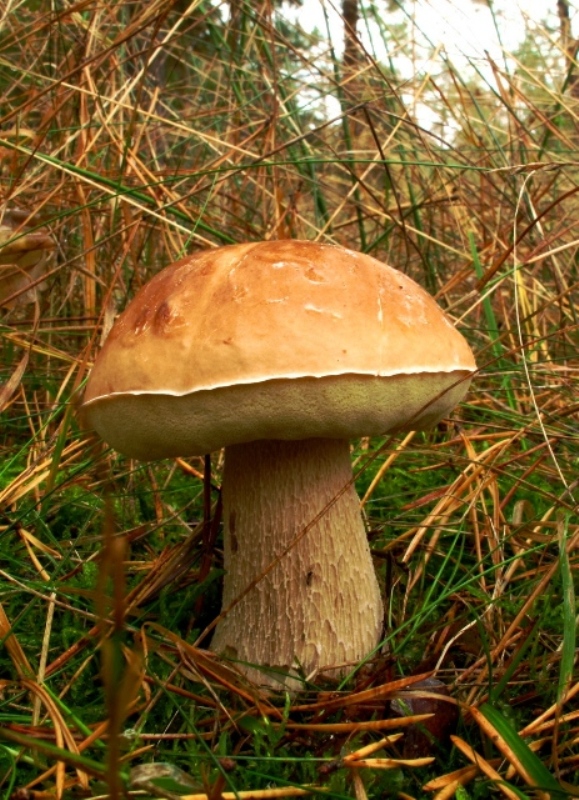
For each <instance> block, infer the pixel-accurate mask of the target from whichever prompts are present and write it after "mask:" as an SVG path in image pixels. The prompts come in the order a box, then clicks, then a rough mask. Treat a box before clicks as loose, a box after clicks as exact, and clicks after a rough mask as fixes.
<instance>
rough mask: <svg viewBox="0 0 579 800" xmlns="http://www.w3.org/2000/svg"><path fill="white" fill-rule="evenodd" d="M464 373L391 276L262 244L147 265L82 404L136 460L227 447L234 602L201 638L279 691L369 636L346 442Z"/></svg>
mask: <svg viewBox="0 0 579 800" xmlns="http://www.w3.org/2000/svg"><path fill="white" fill-rule="evenodd" d="M475 368H476V365H475V361H474V357H473V355H472V352H471V350H470V347H469V346H468V344H467V342H466V340H465V339H464V338H463V336H462V335H461V334H460V333H459V332H458V331H457V330H456V329H455V328H454V326H453V325H452V323H451V322H450V321H449V319H448V318H447V317H446V316H445V314H444V313H443V312H442V311H441V309H440V308H439V307H438V305H437V304H436V303H435V301H434V300H433V299H432V298H431V297H430V296H429V295H428V294H427V293H426V292H425V291H424V290H423V289H421V288H420V286H418V285H417V284H416V283H415V282H414V281H412V280H411V279H410V278H408V277H407V276H405V275H404V274H402V273H400V272H398V271H397V270H395V269H392V268H391V267H389V266H386V265H385V264H382V263H380V262H379V261H377V260H375V259H374V258H371V257H370V256H367V255H363V254H361V253H356V252H353V251H351V250H347V249H344V248H341V247H335V246H331V245H324V244H315V243H311V242H303V241H272V242H262V243H253V244H242V245H232V246H228V247H222V248H218V249H214V250H207V251H204V252H200V253H197V254H195V255H193V256H191V257H188V258H184V259H183V260H181V261H179V262H177V263H176V264H173V265H172V266H170V267H167V268H166V269H164V270H163V271H161V272H160V273H159V274H157V275H156V276H155V277H154V278H153V279H152V280H151V281H150V282H149V283H148V284H146V285H145V286H144V287H143V288H142V289H141V290H140V291H139V292H138V294H137V295H136V297H135V298H134V300H133V301H132V302H131V303H130V305H129V306H128V307H127V309H126V310H125V312H124V313H123V314H122V315H121V316H120V317H119V319H118V320H117V322H116V323H115V325H114V326H113V328H112V330H111V332H110V334H109V337H108V339H107V341H106V343H105V345H104V348H103V350H102V351H101V353H100V354H99V356H98V358H97V359H96V363H95V365H94V368H93V371H92V373H91V375H90V378H89V381H88V385H87V388H86V394H85V398H84V406H83V407H84V413H85V416H86V418H87V419H88V422H89V424H91V425H92V426H93V427H94V428H95V429H96V431H97V432H98V433H99V434H100V435H101V436H102V438H103V439H105V440H106V441H107V442H108V443H109V444H111V445H112V446H113V447H115V448H116V449H117V450H119V451H120V452H121V453H124V454H126V455H129V456H132V457H135V458H139V459H147V460H150V459H157V458H165V457H174V456H187V455H195V454H197V455H200V454H205V453H210V452H212V451H215V450H217V449H219V448H221V447H225V467H224V473H223V483H222V493H223V518H224V560H225V571H226V574H225V581H224V596H223V608H224V609H227V608H229V607H230V606H231V605H232V603H234V601H235V600H236V599H237V598H239V597H240V596H241V600H240V601H239V602H238V603H237V604H234V605H233V607H232V608H231V610H230V611H229V612H228V613H227V614H226V615H225V616H224V618H223V619H222V620H221V621H220V622H219V624H218V626H217V628H216V631H215V635H214V638H213V641H212V645H211V646H212V649H214V650H215V651H217V652H221V653H225V654H227V655H229V656H231V657H233V658H235V659H237V660H238V661H239V662H241V663H243V664H247V665H252V664H253V665H258V667H257V668H256V669H252V668H251V667H249V666H248V667H246V671H248V673H249V674H250V675H251V676H252V677H254V678H257V680H259V681H260V682H262V683H269V684H270V685H280V684H283V681H284V678H283V674H282V673H287V674H290V675H291V674H295V673H296V671H303V673H304V674H306V675H307V674H310V673H311V672H313V671H315V670H318V669H321V668H323V667H332V668H333V669H334V672H335V673H337V674H341V673H343V672H344V670H345V669H347V668H348V665H351V664H353V663H356V662H358V661H359V660H360V659H362V658H364V657H365V656H367V655H368V654H369V653H370V652H371V651H372V650H373V649H374V648H375V647H376V645H377V643H378V642H379V640H380V636H381V632H382V619H383V608H382V601H381V596H380V590H379V587H378V583H377V580H376V576H375V572H374V568H373V564H372V559H371V555H370V551H369V547H368V543H367V538H366V535H365V530H364V525H363V522H362V519H361V516H360V508H359V501H358V497H357V495H356V492H355V490H354V488H353V486H352V470H351V465H350V451H349V440H350V439H351V438H353V437H358V436H361V435H373V434H384V433H388V432H391V431H399V430H408V429H410V430H414V429H425V428H428V427H430V426H432V425H434V424H435V423H436V422H437V421H438V420H440V419H441V418H442V417H443V416H445V415H446V414H448V412H449V411H450V410H451V409H452V408H454V406H455V405H456V404H457V403H458V402H459V401H460V400H461V399H462V397H463V396H464V394H465V392H466V390H467V388H468V385H469V382H470V379H471V377H472V374H473V371H474V370H475ZM306 528H307V532H306V533H305V534H303V531H304V530H305V529H306ZM296 540H297V541H296ZM282 554H283V556H282V557H281V558H280V555H282ZM276 560H277V563H275V562H276ZM271 564H274V566H273V568H272V569H271V570H270V571H269V572H268V573H267V575H266V576H265V577H262V579H260V580H259V581H258V582H257V583H256V585H255V586H253V587H252V588H251V589H250V590H249V591H246V590H247V588H248V586H250V584H252V582H254V581H255V579H256V578H257V577H259V576H260V575H262V573H263V572H264V571H265V570H266V569H267V567H268V565H271ZM244 592H245V594H244ZM268 670H269V673H268Z"/></svg>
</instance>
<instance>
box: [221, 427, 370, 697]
mask: <svg viewBox="0 0 579 800" xmlns="http://www.w3.org/2000/svg"><path fill="white" fill-rule="evenodd" d="M351 479H352V468H351V464H350V450H349V445H348V442H347V441H343V440H333V439H308V440H306V441H298V442H285V441H284V442H282V441H258V442H252V443H250V444H243V445H235V446H232V447H228V448H226V451H225V471H224V475H223V519H224V530H225V538H224V548H225V569H226V576H225V585H224V593H223V608H224V609H226V608H227V607H228V606H229V605H230V604H231V603H232V602H233V601H234V600H235V599H236V598H238V597H239V596H240V595H241V594H242V593H243V592H244V590H245V589H246V588H247V587H248V586H249V585H250V584H251V583H252V581H254V580H255V579H256V578H257V577H258V576H259V575H260V574H261V573H262V572H263V571H264V570H265V569H266V568H267V567H268V566H269V565H271V564H272V563H273V562H275V560H276V558H278V557H279V556H280V554H281V553H283V552H284V551H285V550H286V548H288V547H290V545H292V544H293V543H294V542H295V545H294V546H291V548H290V549H289V552H287V553H286V555H284V556H283V558H282V559H281V561H280V562H279V563H277V564H276V565H275V566H274V567H273V568H272V569H271V570H270V571H269V572H268V573H267V575H266V576H265V577H264V578H263V579H262V580H260V581H259V582H258V583H257V585H256V586H255V587H253V588H252V589H251V590H250V591H249V592H248V593H247V594H246V595H245V596H244V597H243V598H242V599H241V601H240V602H239V603H238V604H237V605H235V606H234V607H233V609H231V611H229V612H228V613H227V615H226V616H225V617H224V619H223V620H222V621H220V622H219V624H218V626H217V628H216V631H215V636H214V638H213V642H212V645H211V647H212V649H213V650H215V651H217V652H221V653H225V654H227V655H229V656H231V657H233V658H236V659H239V660H240V661H241V662H247V663H249V664H257V665H260V666H262V667H266V668H267V667H272V668H274V669H275V670H279V671H281V672H286V673H293V674H294V675H295V673H296V671H303V673H304V674H306V675H308V674H310V673H311V672H313V671H315V670H318V669H320V668H323V667H337V669H336V671H335V672H334V674H337V673H338V674H342V673H343V672H345V671H347V667H344V666H342V668H341V669H340V665H345V664H350V665H351V664H353V663H356V662H358V661H359V660H360V659H362V658H363V657H364V656H366V655H368V653H369V652H370V651H371V650H372V649H373V648H374V647H375V646H376V644H377V643H378V641H379V638H380V633H381V630H382V620H383V609H382V601H381V597H380V591H379V587H378V583H377V580H376V576H375V573H374V567H373V564H372V559H371V556H370V550H369V547H368V542H367V538H366V533H365V530H364V526H363V523H362V519H361V515H360V505H359V500H358V496H357V495H356V492H355V490H354V488H353V486H349V487H348V488H347V489H346V491H344V487H345V486H346V485H347V484H348V482H349V481H351ZM336 498H337V499H336ZM333 501H335V502H333ZM328 504H331V505H330V507H329V508H327V509H326V510H324V509H325V508H326V506H327V505H328ZM322 512H323V513H322ZM318 516H319V517H320V518H319V519H318ZM312 523H314V524H313V525H312ZM306 528H308V530H307V533H306V534H305V535H303V536H301V538H300V535H301V534H302V533H303V531H304V530H305V529H306ZM245 671H246V673H248V674H250V675H251V677H252V678H254V679H256V680H257V681H258V682H261V683H267V684H270V685H276V684H277V685H280V683H283V678H281V680H280V676H275V675H271V674H270V675H268V674H267V672H263V671H261V670H259V671H257V670H252V669H250V668H249V669H248V668H245ZM287 685H289V683H288V684H287Z"/></svg>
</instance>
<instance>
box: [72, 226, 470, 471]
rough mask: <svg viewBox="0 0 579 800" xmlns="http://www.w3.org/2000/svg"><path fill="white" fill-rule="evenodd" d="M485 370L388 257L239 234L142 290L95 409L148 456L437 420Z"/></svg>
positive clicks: (103, 429) (117, 331)
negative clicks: (244, 238) (238, 241)
mask: <svg viewBox="0 0 579 800" xmlns="http://www.w3.org/2000/svg"><path fill="white" fill-rule="evenodd" d="M475 369H476V364H475V361H474V357H473V354H472V352H471V350H470V347H469V346H468V344H467V342H466V341H465V339H464V338H463V336H462V335H461V334H460V333H459V332H458V331H457V330H456V329H455V328H454V326H453V325H452V323H451V322H450V321H449V320H448V318H447V317H446V316H445V314H444V313H443V312H442V311H441V309H440V308H439V307H438V305H437V304H436V302H435V301H434V300H433V299H432V298H431V297H430V295H428V294H427V293H426V292H425V291H424V290H423V289H422V288H421V287H420V286H418V285H417V284H416V283H415V282H414V281H412V280H411V279H410V278H408V277H407V276H406V275H404V274H403V273H401V272H398V271H397V270H395V269H392V268H391V267H389V266H386V265H385V264H382V263H381V262H379V261H377V260H376V259H374V258H371V257H370V256H367V255H363V254H361V253H356V252H353V251H351V250H347V249H344V248H341V247H335V246H331V245H324V244H316V243H311V242H304V241H272V242H262V243H253V244H242V245H232V246H228V247H222V248H218V249H214V250H207V251H203V252H200V253H197V254H195V255H193V256H190V257H187V258H185V259H183V260H181V261H179V262H177V263H176V264H173V265H171V266H170V267H167V268H166V269H164V270H163V271H162V272H160V273H159V274H158V275H156V276H155V277H154V278H153V279H152V280H151V281H150V282H149V283H148V284H147V285H146V286H144V287H143V288H142V289H141V290H140V291H139V292H138V294H137V295H136V297H135V298H134V300H133V301H132V302H131V303H130V305H129V306H128V307H127V309H126V310H125V312H124V313H123V314H122V315H121V316H120V317H119V319H118V320H117V322H116V323H115V325H114V326H113V329H112V331H111V333H110V335H109V337H108V339H107V341H106V343H105V346H104V348H103V350H102V352H101V353H100V355H99V357H98V359H97V361H96V364H95V367H94V369H93V371H92V373H91V376H90V379H89V382H88V385H87V389H86V394H85V399H84V413H85V415H86V418H87V419H88V422H89V423H90V424H91V425H92V426H93V427H94V428H95V429H96V430H97V431H98V432H99V433H100V434H101V436H102V437H103V438H104V439H105V440H106V441H108V442H109V443H110V444H111V445H113V447H115V448H116V449H117V450H119V451H120V452H123V453H125V454H127V455H129V456H134V457H138V458H144V459H152V458H162V457H168V456H176V455H195V454H203V453H207V452H210V451H212V450H215V449H218V448H220V447H222V446H226V445H231V444H239V443H243V442H250V441H254V440H257V439H287V440H292V439H305V438H317V437H325V438H351V437H354V436H358V435H365V434H381V433H385V432H388V431H392V430H401V429H421V428H426V427H430V426H431V425H433V424H434V423H436V422H437V421H438V420H439V419H440V418H441V417H443V416H444V415H445V414H447V413H448V412H449V411H450V410H451V409H452V408H453V407H454V406H455V405H456V404H457V403H458V402H459V401H460V400H461V399H462V397H463V396H464V394H465V393H466V390H467V388H468V384H469V382H470V376H471V375H472V373H473V372H474V370H475Z"/></svg>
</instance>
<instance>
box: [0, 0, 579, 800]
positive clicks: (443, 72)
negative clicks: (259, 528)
mask: <svg viewBox="0 0 579 800" xmlns="http://www.w3.org/2000/svg"><path fill="white" fill-rule="evenodd" d="M563 5H565V4H563ZM362 11H363V15H362V16H363V18H364V20H365V24H367V25H368V26H369V27H370V28H371V29H372V30H373V31H374V36H376V37H377V41H380V46H381V48H382V47H383V48H384V49H383V50H381V51H380V52H379V53H374V52H372V51H371V49H369V47H368V46H365V45H363V44H362V43H361V42H360V40H358V39H355V38H352V37H347V38H349V47H348V49H347V52H348V54H349V55H348V58H347V59H342V58H341V56H340V53H339V52H337V51H336V50H335V49H334V48H332V47H330V45H329V43H328V41H327V39H326V38H325V33H324V32H323V31H322V32H320V34H319V35H318V34H312V33H308V32H307V31H305V30H304V29H302V28H300V27H299V26H298V25H296V24H295V23H293V22H291V21H290V19H292V18H293V17H292V16H291V15H290V14H289V11H288V9H286V8H277V7H274V5H273V4H272V3H259V2H258V3H249V2H243V1H242V2H239V3H233V2H232V3H230V4H228V5H225V4H221V5H218V4H216V3H215V4H212V3H210V2H203V1H202V0H199V2H193V3H191V4H187V3H182V2H170V1H169V0H153V2H151V3H147V4H132V3H129V2H112V0H103V1H102V2H100V3H95V2H92V0H88V2H79V3H76V4H73V5H66V4H59V3H57V4H53V5H52V6H49V5H48V4H42V3H26V4H22V3H21V4H17V3H9V4H7V6H6V9H5V10H4V11H3V12H2V13H3V16H2V19H1V21H0V35H1V38H0V85H1V88H2V96H3V103H2V108H1V116H0V191H1V194H2V197H1V200H2V203H1V205H2V209H3V211H2V214H3V217H2V219H1V220H0V226H3V227H0V245H3V249H2V250H0V259H2V257H3V256H7V259H6V260H3V261H2V262H1V264H0V269H2V272H0V301H1V302H2V312H1V314H2V316H1V317H0V342H1V350H0V352H1V354H2V355H1V361H0V370H1V373H0V374H1V378H0V380H1V381H2V383H1V384H0V410H1V411H2V426H1V428H0V448H1V460H0V789H1V791H2V793H3V796H4V797H6V798H9V797H13V798H18V800H29V798H31V799H33V800H35V799H36V798H38V799H39V800H40V798H42V799H43V800H44V798H49V797H64V796H67V797H70V796H72V795H73V794H74V795H75V796H76V795H77V793H78V792H80V793H81V794H82V796H91V795H102V794H106V795H109V796H112V797H119V796H120V795H121V793H123V792H126V791H129V790H130V791H134V792H137V791H140V792H142V793H144V794H145V795H146V796H155V797H167V798H174V797H175V796H176V795H179V796H180V795H187V796H203V797H205V796H208V797H211V798H218V797H221V796H224V797H240V798H241V797H244V796H248V795H244V794H243V793H244V792H247V791H249V790H252V791H254V792H261V794H259V793H258V794H252V795H251V796H252V797H262V798H267V797H280V796H299V795H300V794H306V793H311V794H312V795H319V796H321V795H323V796H325V797H328V796H330V797H335V798H340V797H343V798H346V797H353V796H354V797H356V798H357V799H358V800H361V799H363V798H365V797H370V798H377V797H388V796H392V797H396V796H398V797H405V798H408V797H416V798H418V797H434V798H437V800H443V799H444V798H450V797H454V796H456V797H460V798H466V797H470V798H485V797H489V796H491V795H493V796H494V795H495V794H502V795H504V796H507V797H509V798H515V797H519V798H520V797H539V796H542V797H546V796H550V797H552V798H557V797H568V796H577V795H578V794H579V782H578V780H577V763H578V760H579V749H578V742H579V730H578V728H577V717H578V715H577V711H576V710H575V709H576V703H577V699H576V698H577V695H578V692H579V681H578V680H577V671H576V638H575V636H576V618H577V605H576V600H575V593H574V586H575V585H576V577H577V566H578V561H577V542H578V536H579V527H578V524H577V515H576V510H577V504H576V499H575V498H576V495H577V479H576V474H577V466H578V463H579V447H578V444H577V442H578V439H577V411H578V408H579V406H578V405H577V401H576V398H577V374H578V366H577V358H576V353H577V345H578V336H577V310H576V308H577V294H578V270H577V258H576V253H577V244H578V242H579V238H578V231H577V226H578V224H579V222H578V221H579V214H578V213H577V210H578V205H577V190H578V187H579V183H578V177H579V169H578V163H577V162H576V159H575V151H576V147H577V125H578V119H579V117H578V115H577V100H576V97H575V95H576V92H575V71H576V62H575V57H574V56H575V54H574V52H573V49H572V44H573V43H572V42H571V41H570V40H569V39H568V38H565V37H566V36H567V37H568V31H567V32H566V29H565V28H564V26H563V27H562V29H561V31H560V32H558V31H552V30H549V29H548V28H547V27H544V26H541V25H539V24H538V23H537V24H533V27H532V34H531V32H530V33H529V37H531V36H532V42H533V47H531V46H530V44H529V40H528V41H527V42H526V43H525V44H524V45H523V46H522V47H521V49H520V51H519V52H518V53H516V54H510V55H509V57H508V58H506V59H505V61H504V63H502V64H497V63H492V64H490V67H491V69H490V71H489V69H487V68H486V67H488V66H489V64H487V65H485V69H484V70H482V69H481V68H480V64H479V62H474V61H473V62H472V64H471V65H470V68H469V69H468V70H467V71H465V69H464V68H463V67H462V66H461V67H460V68H458V67H456V66H455V65H454V64H453V61H452V60H451V59H450V58H449V57H448V56H446V55H445V53H444V51H441V52H439V53H438V56H437V59H436V60H435V62H434V63H435V65H436V69H432V70H431V72H428V69H429V68H430V67H428V66H427V67H424V66H423V65H422V64H421V63H419V62H414V67H413V72H412V75H411V76H410V77H409V76H408V75H405V74H402V73H401V69H402V67H401V66H400V64H401V63H402V62H400V60H399V57H400V55H401V54H402V55H404V56H405V57H406V61H408V60H409V59H410V60H411V59H412V58H415V57H416V47H417V46H420V47H426V48H428V44H427V43H426V44H425V38H424V37H425V36H426V34H427V33H428V32H425V31H421V30H420V14H419V13H417V14H416V15H415V18H412V19H411V18H410V17H406V18H405V21H404V22H402V23H398V22H397V24H396V25H392V26H391V27H388V26H387V25H385V24H384V14H386V12H385V11H384V10H382V11H383V13H382V15H380V14H379V13H378V10H377V9H375V8H374V7H373V6H367V7H366V6H365V5H364V7H363V9H362ZM301 13H306V12H304V11H303V10H302V12H301ZM386 18H387V16H386ZM298 19H299V14H298ZM396 19H397V20H398V18H396ZM529 25H531V23H529ZM377 32H378V33H377ZM421 42H422V44H420V43H421ZM417 43H418V44H417ZM405 63H406V62H405ZM424 108H428V110H429V113H430V115H431V120H430V122H429V124H426V125H425V124H424V123H423V122H421V121H420V120H421V119H422V117H421V116H420V115H421V114H422V112H423V110H424ZM22 211H23V212H24V214H22V213H20V212H22ZM2 220H3V221H2ZM34 234H36V235H40V236H41V239H38V240H35V239H34V238H33V235H34ZM275 238H303V239H310V240H316V241H325V242H332V243H337V244H342V245H345V246H348V247H351V248H353V249H358V250H362V251H364V252H367V253H370V254H371V255H373V256H375V257H377V258H379V259H381V260H383V261H385V262H387V263H390V264H392V265H393V266H395V267H397V268H399V269H402V270H403V271H405V272H407V273H408V274H410V275H411V276H412V277H413V278H415V279H416V280H417V281H418V282H419V283H421V284H422V285H424V286H425V287H426V288H428V290H429V291H430V292H431V293H432V294H434V295H435V296H436V298H437V300H438V302H439V303H440V305H441V306H442V307H443V308H444V309H445V310H446V311H447V312H448V314H449V315H450V316H451V318H452V319H453V320H454V321H455V323H456V324H457V326H458V327H459V329H460V330H461V331H462V332H463V333H464V334H465V336H466V337H467V338H468V339H469V342H470V343H471V345H472V347H473V349H474V350H475V353H476V356H477V363H478V366H479V371H478V373H477V375H476V377H475V380H474V381H473V384H472V387H471V390H470V392H469V395H468V397H467V399H466V400H465V402H464V403H463V404H462V405H461V407H460V409H459V410H458V411H457V412H456V413H455V415H454V417H453V418H452V419H451V420H448V421H446V422H445V423H444V424H441V425H440V426H439V427H438V428H437V430H435V431H433V432H430V433H428V434H409V435H407V436H406V437H402V436H399V437H396V438H394V439H368V440H362V441H359V442H356V443H354V447H353V453H352V459H353V462H354V469H355V472H356V474H357V476H358V477H357V488H358V491H359V494H360V497H361V498H362V507H363V510H364V514H365V519H366V521H367V527H368V534H369V539H370V543H371V548H372V553H373V555H374V559H375V564H376V568H377V572H378V575H379V579H380V582H381V586H382V588H383V591H384V596H385V599H386V608H387V613H386V620H385V634H384V641H383V646H382V647H381V649H380V651H379V652H377V653H376V654H374V656H373V657H372V658H371V659H369V661H368V662H367V663H365V664H362V665H359V666H358V668H357V669H356V670H353V673H352V675H351V676H350V678H349V679H348V680H345V681H343V682H342V683H340V684H338V683H336V682H334V683H331V682H322V681H321V680H320V681H318V680H316V678H315V677H314V678H313V679H312V680H311V681H309V682H308V683H306V684H305V685H304V690H303V692H301V693H299V694H298V695H295V696H279V697H277V696H267V695H265V694H263V693H262V692H260V691H258V689H256V687H255V686H253V685H251V684H250V683H249V682H248V681H246V680H245V679H243V678H242V677H241V676H240V675H239V674H238V672H236V670H235V667H234V665H231V664H228V663H227V662H226V661H225V660H223V661H222V660H220V659H218V658H216V657H215V656H214V655H213V654H212V653H210V652H209V651H207V650H206V645H207V643H208V640H209V639H208V636H209V633H208V630H210V629H211V626H212V623H213V621H214V620H215V618H216V616H217V615H218V613H219V610H220V592H221V578H222V574H223V570H222V560H221V550H220V546H219V541H218V543H217V546H213V544H212V543H211V542H210V541H209V537H208V536H207V530H208V526H210V524H211V519H212V518H214V515H215V514H216V509H217V506H218V499H219V482H220V476H221V466H222V462H221V458H220V456H219V454H213V457H212V462H211V471H209V465H208V462H206V461H205V460H204V459H202V458H192V459H187V460H176V461H173V462H161V463H155V464H141V463H137V462H134V461H130V460H127V459H124V458H122V457H120V456H118V455H117V454H115V453H114V452H112V451H110V450H107V449H105V447H104V446H103V445H102V444H100V443H98V442H97V441H96V438H95V437H94V436H92V435H91V433H90V432H88V431H86V430H84V429H83V427H82V424H81V422H80V421H79V418H78V416H77V413H76V412H77V409H78V406H79V403H80V401H81V398H82V387H83V382H84V380H85V378H86V375H87V373H88V370H89V369H90V366H91V363H92V361H93V359H94V357H95V355H96V353H97V352H98V349H99V347H100V345H101V344H102V341H103V340H104V338H105V336H106V333H107V332H108V330H109V329H110V326H111V324H112V322H113V320H114V318H115V316H116V315H117V313H118V312H119V311H120V310H121V309H122V308H123V307H124V306H125V304H126V303H127V301H128V300H129V299H130V298H131V297H132V296H133V295H134V293H135V291H136V290H137V289H138V288H139V287H140V286H141V285H143V284H144V283H145V282H146V281H147V280H148V278H150V277H151V276H152V275H153V274H155V273H156V272H158V270H159V269H161V268H162V267H163V266H165V265H166V264H168V263H171V262H172V261H174V260H176V259H177V258H178V257H180V256H181V255H182V254H184V253H188V252H194V251H196V250H198V249H200V248H203V247H211V246H216V245H221V244H227V243H231V242H242V241H248V240H249V241H254V240H261V239H275ZM22 241H24V243H25V246H26V247H27V248H28V252H32V253H35V254H36V256H35V258H36V261H37V262H38V264H39V271H38V272H37V273H36V274H35V275H34V276H33V283H32V285H30V284H27V285H22V284H20V285H19V284H18V282H17V281H14V276H13V278H12V283H10V284H9V283H8V281H7V280H5V279H4V276H5V274H6V273H5V271H4V270H5V269H6V266H5V265H6V264H11V263H14V261H15V260H16V262H17V263H18V259H19V258H20V253H21V252H22V248H20V247H19V246H18V244H17V243H18V242H20V243H22ZM20 265H21V269H20V271H18V270H17V273H18V274H21V271H22V269H23V268H24V266H25V265H24V262H20ZM425 681H426V682H425ZM415 683H418V688H417V687H414V684H415ZM413 687H414V688H413ZM441 698H442V699H441ZM421 714H430V715H431V716H430V717H428V718H426V717H425V718H420V715H421ZM417 715H418V716H417ZM402 734H404V735H402ZM222 792H225V793H227V792H230V793H232V794H229V795H228V794H223V795H222V794H221V793H222Z"/></svg>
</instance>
